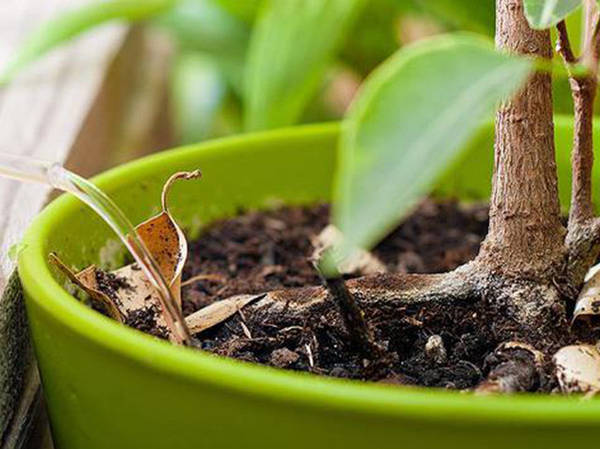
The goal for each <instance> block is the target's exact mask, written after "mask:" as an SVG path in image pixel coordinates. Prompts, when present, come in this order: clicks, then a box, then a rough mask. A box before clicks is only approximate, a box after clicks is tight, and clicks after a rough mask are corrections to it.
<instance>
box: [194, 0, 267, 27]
mask: <svg viewBox="0 0 600 449" xmlns="http://www.w3.org/2000/svg"><path fill="white" fill-rule="evenodd" d="M200 1H203V0H200ZM215 1H216V2H217V3H218V4H219V5H221V6H222V7H223V8H224V9H226V10H227V11H229V12H230V13H231V14H233V15H235V16H236V17H238V18H240V19H242V20H244V21H245V22H248V23H251V22H252V21H254V19H255V17H256V14H257V13H258V10H259V9H260V5H261V3H262V0H215Z"/></svg>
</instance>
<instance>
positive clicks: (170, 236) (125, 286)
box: [51, 171, 200, 343]
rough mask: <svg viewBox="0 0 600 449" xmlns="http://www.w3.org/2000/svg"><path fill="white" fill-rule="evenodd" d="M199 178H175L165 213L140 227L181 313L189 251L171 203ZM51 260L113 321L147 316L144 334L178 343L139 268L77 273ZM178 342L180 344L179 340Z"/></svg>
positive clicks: (188, 174) (185, 175) (165, 189)
mask: <svg viewBox="0 0 600 449" xmlns="http://www.w3.org/2000/svg"><path fill="white" fill-rule="evenodd" d="M199 176H200V172H199V171H193V172H180V173H175V174H174V175H173V176H171V177H170V178H169V179H168V180H167V182H166V183H165V185H164V187H163V190H162V196H161V203H162V211H161V212H160V213H159V214H158V215H155V216H154V217H152V218H150V219H148V220H146V221H144V222H143V223H140V224H139V225H138V226H136V231H137V233H138V234H139V237H140V238H141V240H142V241H143V242H144V244H145V245H146V247H147V248H148V250H149V251H150V253H151V254H152V256H153V257H154V258H155V260H156V262H157V264H158V267H159V268H160V270H161V273H162V274H163V276H164V277H165V280H166V281H167V282H168V284H169V288H170V289H171V292H172V293H173V297H174V298H175V300H176V302H177V306H178V307H179V309H180V310H181V272H182V270H183V266H184V264H185V261H186V258H187V251H188V248H187V241H186V239H185V236H184V234H183V231H182V230H181V228H180V227H179V226H178V225H177V223H176V222H175V220H174V219H173V218H172V217H171V214H170V213H169V209H168V201H167V200H168V195H169V192H170V190H171V187H172V185H173V183H174V182H175V181H176V180H178V179H194V178H198V177H199ZM51 260H52V261H53V262H54V263H55V264H56V265H57V266H58V268H59V269H60V270H61V271H62V272H63V273H65V274H66V275H67V277H68V278H69V279H70V280H71V281H72V282H73V283H74V284H76V285H77V286H79V287H80V288H81V289H82V290H84V291H85V292H86V293H88V294H89V295H90V296H91V297H92V298H93V299H95V300H97V301H99V302H101V303H102V304H103V305H104V306H105V308H106V309H107V311H108V312H109V314H110V315H111V316H112V317H113V318H115V319H119V318H120V319H119V321H121V322H125V323H129V322H130V321H131V320H136V321H139V319H140V316H142V315H143V316H144V317H145V318H144V326H145V327H144V330H146V331H148V332H149V333H154V334H155V335H162V336H167V337H168V338H169V339H171V340H173V341H175V337H174V335H175V334H176V333H175V332H173V330H172V329H169V328H168V326H167V324H168V323H167V322H166V320H165V317H164V313H161V311H162V307H163V305H162V302H161V297H160V295H159V294H158V292H157V291H156V289H155V288H154V286H153V285H152V284H151V282H150V281H149V280H148V278H147V277H146V275H145V273H144V272H143V271H142V270H141V268H140V266H139V265H138V264H136V263H133V264H131V265H127V266H125V267H122V268H119V269H118V270H114V271H111V272H108V273H107V272H105V271H102V270H100V269H98V268H97V267H95V266H93V265H92V266H90V267H87V268H85V269H84V270H82V271H80V272H79V273H74V272H72V271H71V270H70V269H68V268H67V267H66V265H65V264H64V263H62V262H61V261H60V260H59V259H58V257H57V256H56V255H53V256H51ZM98 279H109V280H110V281H111V282H107V283H105V284H101V283H100V284H99V283H98V281H97V280H98ZM117 317H119V318H117ZM130 324H131V323H130ZM148 327H153V329H148ZM176 342H177V343H180V341H178V340H177V341H176Z"/></svg>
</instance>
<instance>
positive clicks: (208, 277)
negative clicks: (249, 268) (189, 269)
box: [181, 273, 225, 287]
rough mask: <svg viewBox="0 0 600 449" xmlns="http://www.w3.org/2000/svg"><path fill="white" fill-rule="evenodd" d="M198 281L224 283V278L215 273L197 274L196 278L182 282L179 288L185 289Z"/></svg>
mask: <svg viewBox="0 0 600 449" xmlns="http://www.w3.org/2000/svg"><path fill="white" fill-rule="evenodd" d="M198 281H213V282H225V276H222V275H220V274H217V273H205V274H197V275H196V276H192V277H191V278H188V279H186V280H185V281H183V282H182V283H181V286H182V287H187V286H189V285H192V284H194V283H195V282H198Z"/></svg>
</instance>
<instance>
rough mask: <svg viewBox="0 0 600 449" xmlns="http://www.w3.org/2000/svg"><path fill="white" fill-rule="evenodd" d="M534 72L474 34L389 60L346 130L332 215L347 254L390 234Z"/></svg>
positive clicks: (354, 107)
mask: <svg viewBox="0 0 600 449" xmlns="http://www.w3.org/2000/svg"><path fill="white" fill-rule="evenodd" d="M531 68H532V64H531V62H529V61H527V60H525V59H520V58H516V57H514V56H508V55H505V54H501V53H498V52H496V51H495V50H494V49H493V47H492V45H491V43H489V42H488V41H487V40H484V39H481V38H477V37H475V36H465V35H454V36H452V35H450V36H448V35H447V36H440V37H436V38H433V39H430V40H428V41H423V42H422V43H419V44H416V45H413V46H410V47H407V48H405V49H403V50H400V51H398V52H397V53H396V54H395V55H394V56H392V57H391V58H390V59H388V60H387V61H386V62H384V63H383V64H382V65H381V66H380V67H379V68H378V69H377V70H376V71H375V72H374V73H373V74H372V75H371V77H370V78H369V79H368V80H367V81H366V82H365V84H364V86H363V88H362V89H361V92H360V93H359V95H358V97H357V99H356V100H355V102H354V103H353V105H352V107H351V108H350V111H349V112H348V115H347V118H346V120H345V121H344V123H343V127H342V137H341V143H340V155H339V172H338V175H337V179H336V185H335V192H334V211H333V216H334V222H335V223H336V224H337V226H338V227H339V228H340V229H341V230H342V232H343V233H344V235H345V237H346V240H345V246H344V247H343V248H340V251H341V253H340V254H338V256H340V257H343V256H344V255H345V254H348V251H350V250H351V248H354V247H371V246H372V245H374V244H375V243H377V241H378V240H380V239H381V238H382V237H384V236H385V234H386V233H387V232H388V231H389V230H390V229H391V228H392V227H393V226H394V225H395V224H397V222H398V221H399V220H400V219H401V218H402V217H403V216H405V214H406V213H407V212H409V210H410V208H411V207H412V206H413V205H414V204H415V202H416V201H417V200H418V199H419V198H420V197H421V196H423V195H424V194H426V193H427V192H429V191H430V190H431V189H432V188H433V186H434V185H435V181H436V180H437V179H438V178H440V176H442V175H443V174H444V172H445V170H447V169H448V167H449V166H451V163H452V162H453V161H454V160H455V159H456V158H457V157H458V156H459V153H460V150H461V149H462V148H464V146H465V143H466V142H467V141H468V140H469V138H470V137H471V136H472V135H474V133H475V132H476V131H477V129H478V126H479V124H480V123H481V122H482V120H485V119H488V118H489V117H490V116H491V114H492V113H493V111H494V109H495V108H496V106H497V105H498V104H499V102H500V101H501V100H502V99H504V98H506V97H508V96H509V95H510V94H511V93H512V92H514V91H515V89H517V88H518V87H519V86H520V85H521V84H522V82H523V81H524V79H525V78H526V77H527V75H528V73H530V70H531Z"/></svg>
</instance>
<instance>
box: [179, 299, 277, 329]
mask: <svg viewBox="0 0 600 449" xmlns="http://www.w3.org/2000/svg"><path fill="white" fill-rule="evenodd" d="M265 296H266V295H265V294H262V295H238V296H232V297H230V298H227V299H223V300H221V301H216V302H214V303H212V304H210V305H208V306H206V307H204V308H202V309H200V310H198V311H197V312H194V313H192V314H191V315H188V316H187V317H186V318H185V322H186V323H187V325H188V328H189V329H190V332H191V333H192V334H198V333H200V332H202V331H205V330H206V329H209V328H211V327H213V326H216V325H217V324H219V323H221V322H223V321H225V320H226V319H227V318H229V317H230V316H232V315H234V314H235V313H237V312H238V311H240V310H241V309H242V308H243V307H244V306H246V305H248V304H250V303H251V302H253V301H256V300H258V299H261V298H264V297H265Z"/></svg>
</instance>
